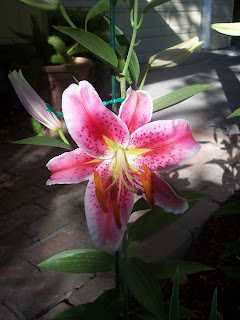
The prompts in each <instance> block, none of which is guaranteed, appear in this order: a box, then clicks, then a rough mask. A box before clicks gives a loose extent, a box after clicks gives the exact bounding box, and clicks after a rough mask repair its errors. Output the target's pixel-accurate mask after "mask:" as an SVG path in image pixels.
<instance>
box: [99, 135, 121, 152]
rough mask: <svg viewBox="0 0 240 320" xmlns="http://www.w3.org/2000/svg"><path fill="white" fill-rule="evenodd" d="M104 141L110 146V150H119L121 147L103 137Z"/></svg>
mask: <svg viewBox="0 0 240 320" xmlns="http://www.w3.org/2000/svg"><path fill="white" fill-rule="evenodd" d="M103 139H104V140H105V142H106V143H107V145H109V147H110V148H112V149H114V150H117V149H119V146H118V145H116V144H115V143H114V142H113V141H112V140H110V139H109V138H107V137H105V136H103Z"/></svg>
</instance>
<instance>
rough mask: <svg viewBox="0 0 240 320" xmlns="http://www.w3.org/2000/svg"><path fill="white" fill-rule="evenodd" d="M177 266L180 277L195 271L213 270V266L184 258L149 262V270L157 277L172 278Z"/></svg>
mask: <svg viewBox="0 0 240 320" xmlns="http://www.w3.org/2000/svg"><path fill="white" fill-rule="evenodd" d="M177 267H179V276H180V277H183V276H186V275H189V274H193V273H197V272H202V271H209V270H215V269H214V268H212V267H209V266H206V265H204V264H200V263H198V262H194V261H186V260H164V261H159V262H152V263H149V268H150V270H151V272H152V273H154V274H155V275H156V277H157V278H158V279H169V278H171V279H172V278H173V277H174V274H175V270H176V268H177Z"/></svg>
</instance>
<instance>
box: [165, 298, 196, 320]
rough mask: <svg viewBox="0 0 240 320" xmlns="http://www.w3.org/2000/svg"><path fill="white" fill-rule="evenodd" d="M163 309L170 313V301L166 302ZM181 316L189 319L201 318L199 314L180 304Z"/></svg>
mask: <svg viewBox="0 0 240 320" xmlns="http://www.w3.org/2000/svg"><path fill="white" fill-rule="evenodd" d="M163 309H164V313H165V314H169V310H170V304H169V303H168V302H164V303H163ZM179 318H180V319H187V320H189V319H199V316H198V315H196V314H195V313H194V312H192V311H191V310H189V309H187V308H185V307H182V306H179Z"/></svg>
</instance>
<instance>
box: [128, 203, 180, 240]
mask: <svg viewBox="0 0 240 320" xmlns="http://www.w3.org/2000/svg"><path fill="white" fill-rule="evenodd" d="M181 216H182V215H180V214H173V213H169V212H167V213H166V212H165V211H164V210H163V209H162V208H160V207H158V206H156V208H155V211H154V212H152V211H148V212H147V213H145V214H144V215H143V216H141V217H140V218H139V219H137V220H136V221H135V222H134V223H133V224H132V226H131V228H130V231H129V234H128V242H129V243H130V242H131V241H138V240H143V239H146V238H148V237H150V236H152V235H154V234H155V233H157V232H159V231H160V230H162V229H164V228H166V227H167V226H168V225H170V224H171V223H173V222H175V221H176V220H177V219H179V218H180V217H181Z"/></svg>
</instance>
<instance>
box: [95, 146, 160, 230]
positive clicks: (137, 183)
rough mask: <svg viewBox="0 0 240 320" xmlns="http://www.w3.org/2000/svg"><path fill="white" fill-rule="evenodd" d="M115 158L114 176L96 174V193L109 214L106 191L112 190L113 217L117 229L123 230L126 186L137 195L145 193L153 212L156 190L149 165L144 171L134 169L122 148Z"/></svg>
mask: <svg viewBox="0 0 240 320" xmlns="http://www.w3.org/2000/svg"><path fill="white" fill-rule="evenodd" d="M114 158H115V164H114V170H113V173H112V174H110V175H107V176H104V177H100V175H99V174H98V172H97V171H95V172H94V181H95V185H96V189H95V193H96V197H97V199H98V202H99V204H100V206H101V208H102V210H103V212H105V213H107V212H108V207H107V203H106V191H107V190H109V189H110V199H111V202H112V210H113V216H114V219H115V222H116V225H117V227H118V228H119V229H121V227H122V225H121V219H120V213H119V212H120V210H119V200H120V197H121V191H122V187H123V186H124V187H125V188H126V189H127V190H129V191H131V192H133V193H135V194H137V195H142V194H143V193H145V195H146V200H147V202H148V204H149V205H150V206H151V208H152V210H153V211H154V209H155V199H154V188H153V181H152V174H151V171H150V169H149V168H148V166H147V165H145V164H143V171H140V170H138V169H136V168H134V167H132V166H131V165H130V164H129V163H128V161H127V158H126V150H125V149H122V148H117V149H116V153H115V156H114ZM104 179H108V180H109V181H110V182H107V184H105V185H107V187H106V188H105V189H104V187H103V182H102V181H104Z"/></svg>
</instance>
